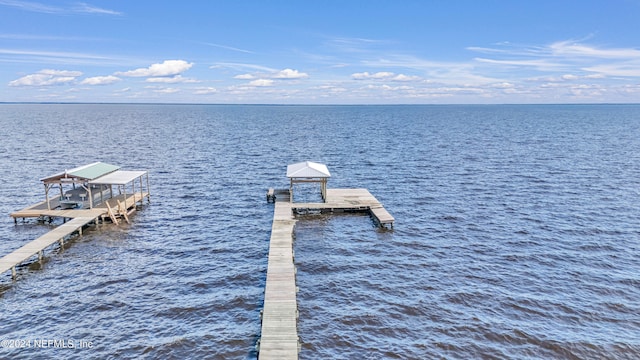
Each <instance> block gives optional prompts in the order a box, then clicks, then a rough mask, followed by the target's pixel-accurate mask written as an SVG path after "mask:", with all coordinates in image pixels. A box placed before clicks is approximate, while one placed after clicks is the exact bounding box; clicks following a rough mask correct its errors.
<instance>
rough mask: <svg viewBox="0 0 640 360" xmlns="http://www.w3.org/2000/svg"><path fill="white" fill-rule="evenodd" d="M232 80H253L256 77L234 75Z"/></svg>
mask: <svg viewBox="0 0 640 360" xmlns="http://www.w3.org/2000/svg"><path fill="white" fill-rule="evenodd" d="M233 78H234V79H238V80H253V79H255V78H256V77H255V76H253V75H251V74H241V75H236V76H234V77H233Z"/></svg>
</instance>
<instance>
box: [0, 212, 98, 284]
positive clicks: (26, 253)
mask: <svg viewBox="0 0 640 360" xmlns="http://www.w3.org/2000/svg"><path fill="white" fill-rule="evenodd" d="M93 220H95V218H94V217H77V218H75V219H73V220H70V221H68V222H66V223H64V224H62V225H60V226H58V227H56V228H55V229H53V230H51V231H49V232H48V233H46V234H44V235H42V236H40V237H39V238H37V239H35V240H33V241H31V242H29V243H27V244H26V245H24V246H22V247H20V248H19V249H16V250H15V251H13V252H12V253H10V254H8V255H5V256H3V257H2V258H0V274H1V273H4V272H5V271H7V270H10V269H11V268H13V267H15V266H17V265H19V264H21V263H22V262H24V261H26V260H28V259H29V258H31V257H32V256H35V255H37V254H38V253H39V252H40V251H43V250H44V249H46V248H47V247H49V246H51V245H52V244H54V243H56V242H57V241H59V240H60V239H62V238H64V237H65V236H67V235H70V234H71V233H73V232H75V231H78V229H82V227H83V226H85V225H86V224H88V223H90V222H91V221H93Z"/></svg>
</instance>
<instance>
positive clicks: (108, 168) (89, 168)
mask: <svg viewBox="0 0 640 360" xmlns="http://www.w3.org/2000/svg"><path fill="white" fill-rule="evenodd" d="M118 169H120V166H116V165H111V164H107V163H103V162H95V163H92V164H88V165H84V166H80V167H77V168H74V169H71V170H65V171H64V172H61V173H57V174H54V175H51V176H47V177H45V178H42V179H40V180H42V182H45V183H50V182H59V181H63V180H62V179H68V181H90V180H95V179H97V178H99V177H101V176H104V175H106V174H109V173H112V172H114V171H116V170H118Z"/></svg>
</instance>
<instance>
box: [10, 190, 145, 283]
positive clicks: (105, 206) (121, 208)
mask: <svg viewBox="0 0 640 360" xmlns="http://www.w3.org/2000/svg"><path fill="white" fill-rule="evenodd" d="M148 196H149V193H142V194H140V193H135V194H127V196H126V199H125V195H118V196H115V197H113V198H111V199H108V200H106V201H104V202H103V203H101V204H99V205H97V206H95V207H94V208H93V209H84V208H79V209H60V208H57V207H58V205H59V197H58V196H56V197H54V198H51V199H49V201H50V206H51V207H52V208H53V209H52V210H48V209H47V202H46V201H42V202H39V203H37V204H35V205H32V206H29V207H26V208H24V209H22V210H19V211H16V212H13V213H11V214H10V216H11V217H13V218H14V219H16V220H17V218H32V217H51V218H55V217H58V218H63V219H65V220H66V219H72V220H70V221H65V222H64V224H62V225H60V226H58V227H56V228H54V229H53V230H51V231H49V232H48V233H46V234H45V235H42V236H41V237H39V238H37V239H35V240H33V241H31V242H29V243H27V244H26V245H24V246H22V247H20V248H19V249H17V250H15V251H13V252H12V253H10V254H8V255H5V256H4V257H2V258H0V274H2V273H4V272H5V271H7V270H11V275H12V276H13V277H15V276H16V270H15V268H16V266H17V265H19V264H21V263H23V262H25V261H27V260H29V259H30V258H31V257H33V256H35V255H38V257H39V258H41V257H42V255H43V252H44V249H46V248H47V247H49V246H51V245H53V244H54V243H56V242H58V241H59V242H60V243H61V244H62V242H63V241H64V238H65V237H66V236H68V235H70V234H72V233H73V232H75V231H78V232H79V233H80V234H82V228H83V227H84V226H85V225H87V224H88V223H90V222H92V221H96V220H97V219H98V218H103V219H104V218H105V217H107V216H108V217H110V218H111V220H112V221H114V222H115V223H117V221H118V220H117V218H116V217H119V216H121V217H124V218H125V219H126V220H127V222H128V215H130V214H131V213H132V212H133V211H135V209H136V205H137V204H138V203H142V200H143V199H144V198H145V197H147V198H148ZM125 204H126V205H125ZM109 206H111V207H112V208H115V211H111V209H110V208H109Z"/></svg>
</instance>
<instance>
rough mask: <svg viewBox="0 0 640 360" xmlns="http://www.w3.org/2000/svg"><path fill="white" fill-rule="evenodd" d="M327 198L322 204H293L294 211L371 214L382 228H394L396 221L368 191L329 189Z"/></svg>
mask: <svg viewBox="0 0 640 360" xmlns="http://www.w3.org/2000/svg"><path fill="white" fill-rule="evenodd" d="M326 191H327V197H326V200H325V202H322V203H293V204H292V205H291V207H292V209H293V211H296V212H304V211H313V210H316V211H321V212H348V211H363V212H369V214H370V215H371V217H372V218H373V219H374V220H375V221H376V223H378V224H379V225H380V226H381V227H386V226H387V225H388V226H389V227H391V228H393V223H394V221H395V219H394V218H393V216H391V214H389V212H388V211H387V210H386V209H385V208H384V206H382V204H381V203H380V202H379V201H378V199H376V198H375V197H374V196H373V195H371V193H370V192H369V190H367V189H327V190H326Z"/></svg>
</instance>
